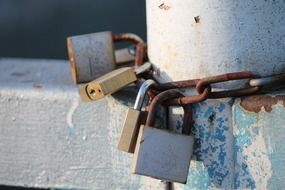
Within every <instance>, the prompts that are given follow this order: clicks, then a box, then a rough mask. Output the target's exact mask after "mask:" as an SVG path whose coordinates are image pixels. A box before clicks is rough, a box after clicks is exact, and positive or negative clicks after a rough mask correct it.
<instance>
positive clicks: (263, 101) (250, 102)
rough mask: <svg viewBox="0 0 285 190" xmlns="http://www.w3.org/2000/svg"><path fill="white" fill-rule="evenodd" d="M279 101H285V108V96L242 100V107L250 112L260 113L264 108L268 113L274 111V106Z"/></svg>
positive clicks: (250, 97) (245, 98) (284, 103)
mask: <svg viewBox="0 0 285 190" xmlns="http://www.w3.org/2000/svg"><path fill="white" fill-rule="evenodd" d="M279 101H283V106H284V107H285V95H280V96H275V97H274V96H270V95H254V96H248V97H244V98H241V103H240V105H241V106H242V107H243V108H244V109H245V110H247V111H249V112H255V113H258V112H260V111H261V109H262V107H264V109H265V111H266V112H271V111H272V106H273V105H276V104H277V103H278V102H279Z"/></svg>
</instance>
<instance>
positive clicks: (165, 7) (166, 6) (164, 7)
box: [158, 3, 171, 11]
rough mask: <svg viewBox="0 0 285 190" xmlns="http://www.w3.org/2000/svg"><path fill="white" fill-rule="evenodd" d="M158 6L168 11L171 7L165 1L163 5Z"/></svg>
mask: <svg viewBox="0 0 285 190" xmlns="http://www.w3.org/2000/svg"><path fill="white" fill-rule="evenodd" d="M158 8H160V9H163V10H165V11H167V10H169V9H170V8H171V7H170V6H168V5H166V4H165V3H162V4H161V5H159V6H158Z"/></svg>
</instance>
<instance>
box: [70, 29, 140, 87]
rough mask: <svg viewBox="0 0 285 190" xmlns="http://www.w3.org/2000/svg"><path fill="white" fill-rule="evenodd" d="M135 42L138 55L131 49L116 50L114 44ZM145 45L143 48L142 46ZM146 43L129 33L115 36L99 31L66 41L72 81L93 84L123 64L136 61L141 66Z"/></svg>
mask: <svg viewBox="0 0 285 190" xmlns="http://www.w3.org/2000/svg"><path fill="white" fill-rule="evenodd" d="M119 41H132V42H134V43H135V44H137V47H136V54H137V55H136V56H133V55H131V53H129V52H130V51H129V50H128V49H126V48H125V49H120V50H117V51H115V43H114V42H119ZM142 46H143V47H142ZM142 48H144V42H143V40H142V39H141V38H140V37H139V36H137V35H135V34H130V33H123V34H119V35H113V34H112V32H110V31H106V32H98V33H92V34H84V35H78V36H72V37H68V38H67V49H68V56H69V61H70V65H71V72H72V78H73V82H74V83H75V84H78V83H86V82H90V81H92V80H94V79H96V78H98V77H100V76H102V75H104V74H106V73H108V72H110V71H112V70H114V69H116V68H117V65H118V64H120V63H123V62H128V61H134V60H135V65H139V64H141V63H142V61H143V58H142V57H140V56H144V53H141V51H144V50H142Z"/></svg>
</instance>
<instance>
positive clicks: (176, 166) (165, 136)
mask: <svg viewBox="0 0 285 190" xmlns="http://www.w3.org/2000/svg"><path fill="white" fill-rule="evenodd" d="M178 97H181V94H180V93H178V92H176V91H174V90H167V91H164V92H162V93H160V94H159V95H157V96H156V97H155V98H154V99H153V101H152V104H151V108H150V110H149V114H148V117H147V122H146V125H145V126H143V125H142V126H141V127H140V130H139V135H138V139H137V144H136V148H135V153H134V157H133V162H132V166H131V171H132V173H134V174H139V175H144V176H150V177H153V178H156V179H161V180H165V181H171V182H178V183H183V184H186V182H187V176H188V170H189V166H190V161H191V156H192V151H193V144H194V137H193V136H192V135H190V125H191V123H189V121H191V120H189V117H191V118H192V107H191V106H189V105H188V106H184V107H183V108H184V121H183V130H182V133H184V134H178V133H174V132H170V131H167V130H161V129H156V128H153V127H152V126H153V124H154V123H153V122H154V114H155V112H156V110H157V106H158V105H159V104H161V103H162V102H163V101H165V100H167V99H170V98H178ZM187 121H188V122H187Z"/></svg>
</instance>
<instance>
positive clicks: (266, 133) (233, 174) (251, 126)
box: [172, 91, 285, 190]
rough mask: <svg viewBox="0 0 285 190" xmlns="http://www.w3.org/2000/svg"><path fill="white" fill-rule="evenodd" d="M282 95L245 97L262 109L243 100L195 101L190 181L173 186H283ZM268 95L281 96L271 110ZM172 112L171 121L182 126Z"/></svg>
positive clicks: (284, 128)
mask: <svg viewBox="0 0 285 190" xmlns="http://www.w3.org/2000/svg"><path fill="white" fill-rule="evenodd" d="M284 94H285V92H284V91H282V92H276V93H274V94H271V95H260V96H253V97H247V98H243V101H245V99H249V100H250V101H251V104H252V105H257V106H258V108H261V109H260V110H259V111H258V112H255V109H254V110H252V111H248V110H246V109H245V108H243V107H242V101H241V99H239V98H238V99H236V100H233V99H221V100H208V101H206V102H203V103H200V104H197V105H195V107H194V108H195V114H194V120H195V124H194V127H195V129H194V130H193V132H194V133H195V145H194V157H193V160H192V162H191V166H190V170H189V175H188V183H187V184H186V186H183V185H179V184H175V189H187V190H188V189H283V187H284V186H285V179H284V176H285V173H284V171H285V168H284V167H285V164H284V162H285V159H284V154H285V146H284V143H283V139H284V135H285V108H284V104H283V100H282V99H281V98H280V97H282V95H284ZM256 97H259V98H256ZM268 97H270V99H273V100H275V99H277V100H278V101H277V102H275V101H272V105H271V109H270V110H268V101H265V100H268ZM263 100H264V101H263ZM248 104H249V103H248ZM174 113H175V114H176V120H175V122H174V123H172V125H173V126H175V128H176V129H178V130H181V119H180V120H177V115H178V116H179V114H177V112H174ZM178 113H179V112H178Z"/></svg>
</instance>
